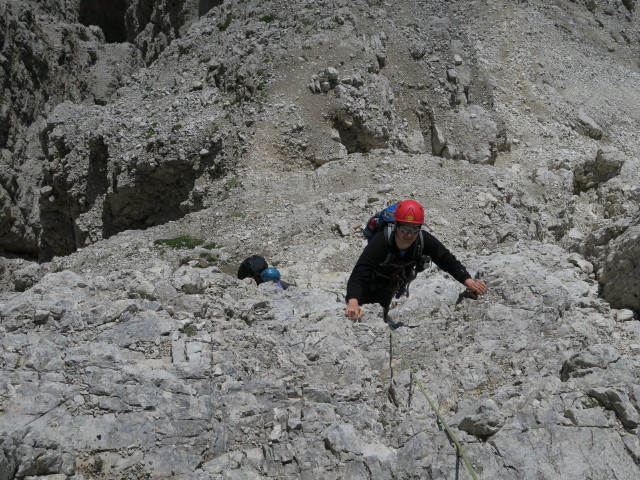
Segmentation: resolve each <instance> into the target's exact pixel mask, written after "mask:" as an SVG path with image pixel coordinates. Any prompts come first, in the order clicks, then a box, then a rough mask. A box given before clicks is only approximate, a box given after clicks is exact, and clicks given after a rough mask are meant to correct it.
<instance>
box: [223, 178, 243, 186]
mask: <svg viewBox="0 0 640 480" xmlns="http://www.w3.org/2000/svg"><path fill="white" fill-rule="evenodd" d="M225 185H226V186H227V188H234V187H237V186H238V185H240V178H239V177H233V178H231V179H229V180H227V183H226V184H225Z"/></svg>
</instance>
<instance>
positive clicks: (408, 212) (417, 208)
mask: <svg viewBox="0 0 640 480" xmlns="http://www.w3.org/2000/svg"><path fill="white" fill-rule="evenodd" d="M393 219H394V220H395V221H396V222H403V223H415V224H417V225H422V224H423V223H424V208H422V205H420V204H419V203H418V202H416V201H415V200H404V201H402V202H400V203H399V204H398V206H397V207H396V211H395V213H394V214H393Z"/></svg>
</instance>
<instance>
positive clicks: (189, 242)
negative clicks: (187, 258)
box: [153, 235, 204, 248]
mask: <svg viewBox="0 0 640 480" xmlns="http://www.w3.org/2000/svg"><path fill="white" fill-rule="evenodd" d="M153 243H154V244H155V245H166V246H168V247H171V248H195V247H197V246H198V245H202V244H203V243H204V240H202V239H201V238H195V237H191V236H189V235H180V236H177V237H175V238H159V239H158V240H155V241H154V242H153Z"/></svg>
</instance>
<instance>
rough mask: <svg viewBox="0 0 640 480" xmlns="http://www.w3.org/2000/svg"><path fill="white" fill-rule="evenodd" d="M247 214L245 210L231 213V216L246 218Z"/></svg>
mask: <svg viewBox="0 0 640 480" xmlns="http://www.w3.org/2000/svg"><path fill="white" fill-rule="evenodd" d="M246 216H247V214H246V213H244V212H233V213H232V214H231V217H233V218H244V217H246Z"/></svg>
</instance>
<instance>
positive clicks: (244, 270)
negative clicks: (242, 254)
mask: <svg viewBox="0 0 640 480" xmlns="http://www.w3.org/2000/svg"><path fill="white" fill-rule="evenodd" d="M266 268H269V264H268V263H267V261H266V260H265V259H264V257H261V256H260V255H251V256H250V257H247V258H245V259H244V260H243V261H242V263H241V264H240V267H239V268H238V278H239V279H240V280H243V279H245V278H249V277H251V278H254V279H255V276H256V275H257V274H259V273H260V272H262V271H263V270H264V269H266ZM259 278H260V277H258V279H259ZM256 281H258V280H257V279H256Z"/></svg>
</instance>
